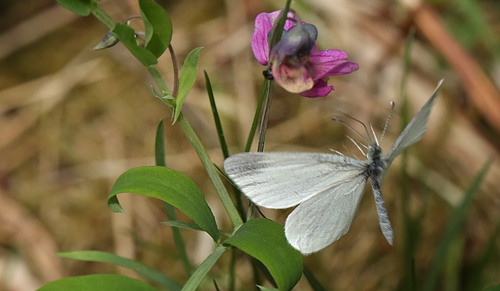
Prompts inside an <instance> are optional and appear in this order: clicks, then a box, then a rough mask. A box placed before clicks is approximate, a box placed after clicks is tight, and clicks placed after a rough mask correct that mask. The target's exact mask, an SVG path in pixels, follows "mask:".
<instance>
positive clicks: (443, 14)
mask: <svg viewBox="0 0 500 291" xmlns="http://www.w3.org/2000/svg"><path fill="white" fill-rule="evenodd" d="M54 2H55V1H54ZM159 2H160V1H159ZM163 2H166V3H163V4H165V7H166V10H167V13H168V14H169V16H170V17H171V19H172V22H173V25H174V37H173V41H172V44H173V46H174V48H175V50H176V53H177V55H178V57H179V58H180V59H181V60H182V59H183V58H184V57H185V56H186V55H187V53H188V52H189V51H190V50H191V49H193V48H194V47H197V46H204V47H205V48H204V50H203V51H202V54H201V59H200V68H201V69H205V70H206V71H207V72H208V73H209V75H210V77H211V80H212V82H213V86H214V90H215V95H216V98H217V102H218V107H219V113H220V114H221V117H222V119H223V125H224V128H225V131H226V135H227V139H228V143H229V145H230V147H231V152H232V153H235V152H237V151H240V150H241V149H242V145H243V143H244V140H245V138H246V135H247V132H248V129H249V126H250V123H251V118H252V116H253V108H254V107H255V104H256V97H257V95H258V93H259V90H260V88H259V86H260V84H261V82H262V75H261V72H262V70H263V68H262V67H261V66H260V65H259V64H258V63H257V62H256V61H255V60H254V59H253V56H252V52H251V50H250V46H249V43H250V37H251V33H252V31H253V19H254V17H255V16H256V15H257V14H258V13H260V12H262V11H273V10H277V9H279V7H280V5H282V4H283V3H284V1H260V2H257V1H230V0H227V1H215V0H212V1H193V0H185V1H163ZM297 2H298V3H295V4H293V7H294V8H295V10H296V11H298V12H299V13H300V14H301V17H302V18H303V19H304V20H306V21H308V22H312V23H314V24H316V25H317V26H318V29H319V31H320V35H319V46H320V48H336V49H342V50H344V51H346V52H347V53H348V54H349V56H350V59H351V60H352V61H355V62H357V63H358V64H359V66H360V70H359V71H357V72H355V73H353V74H350V75H347V76H342V77H338V78H332V79H331V80H330V82H331V83H332V84H334V85H335V86H336V90H335V91H334V92H333V93H332V94H331V96H329V97H327V98H321V99H306V98H302V97H299V96H297V95H292V94H289V93H286V92H284V91H283V90H282V89H281V88H278V87H275V88H274V92H275V99H274V101H273V102H274V103H273V108H272V113H271V120H270V128H269V130H268V135H267V144H266V150H267V151H285V150H286V151H312V152H328V149H329V148H335V149H339V150H342V145H343V144H344V143H345V139H344V135H345V133H346V131H345V129H344V128H342V127H341V126H339V125H338V124H335V123H333V122H331V117H332V116H333V115H335V114H336V113H337V112H338V111H341V112H345V113H347V114H349V115H351V116H354V117H356V118H359V119H360V120H362V121H371V122H372V123H373V124H374V125H376V127H377V129H378V130H379V132H380V130H381V126H383V122H384V120H385V117H386V115H387V112H388V110H389V105H388V101H389V100H395V101H396V108H397V109H396V113H395V114H394V117H393V120H392V122H391V124H390V127H389V132H388V134H387V136H386V138H385V139H384V144H383V148H384V149H386V150H387V149H388V147H389V146H390V144H391V143H392V141H393V140H394V139H395V138H396V136H397V135H398V134H399V132H400V129H399V126H398V124H399V120H398V113H399V111H398V109H399V107H398V106H397V105H398V100H400V94H399V84H400V81H401V77H402V71H403V62H402V61H403V56H402V54H403V50H404V44H405V41H406V35H407V33H408V30H409V28H410V27H411V26H415V27H416V31H417V34H416V40H415V42H414V45H413V48H412V55H411V59H412V66H411V68H410V71H409V85H408V96H409V98H410V104H411V106H412V107H411V108H412V112H413V113H412V115H413V114H414V113H415V112H416V111H417V110H418V109H419V108H420V107H421V105H422V104H423V103H424V102H425V101H426V100H427V98H428V97H429V96H430V94H431V92H432V90H433V89H434V87H435V85H436V84H437V81H438V80H439V79H441V78H443V77H444V78H445V79H446V80H445V83H444V85H443V89H442V91H441V95H440V97H439V100H438V104H437V105H436V106H435V108H434V109H433V112H432V116H431V119H430V126H429V129H428V131H427V133H426V135H425V136H424V139H423V140H422V141H421V142H420V143H418V144H417V145H415V146H413V147H412V148H411V149H410V150H409V152H410V164H409V174H410V177H411V183H412V184H411V201H412V207H413V209H411V210H412V212H413V213H414V214H415V215H417V214H418V213H421V212H422V211H424V212H423V213H424V215H423V216H422V221H421V222H422V224H423V233H422V234H421V236H422V240H421V241H420V242H419V244H418V246H417V247H418V249H417V257H416V271H417V274H422V273H425V270H426V268H427V267H428V264H429V262H430V260H431V258H432V255H433V252H434V250H435V246H436V244H437V242H438V241H439V239H440V236H441V234H442V231H443V229H444V227H445V225H446V223H447V221H448V219H449V214H450V213H451V209H452V207H453V206H455V205H457V203H459V202H460V201H461V198H462V196H463V193H464V190H465V189H466V188H467V187H468V186H469V184H470V183H471V181H472V180H473V178H474V177H475V175H476V173H477V172H478V171H479V170H480V169H481V167H482V165H483V164H484V163H485V162H486V161H487V160H491V159H493V160H495V161H498V160H500V151H499V145H500V135H499V132H500V95H499V91H498V86H499V85H498V84H499V83H500V69H499V68H500V63H499V55H498V48H499V47H500V42H499V39H498V38H487V37H485V38H486V39H488V42H486V43H485V42H483V41H482V39H478V40H475V41H474V42H472V44H470V43H468V46H466V45H465V44H464V43H463V40H459V38H457V36H454V34H451V33H450V28H453V26H447V25H445V22H444V20H446V19H453V17H457V16H456V15H455V13H456V12H455V11H454V9H452V8H451V7H452V4H451V2H450V3H447V2H445V1H443V2H442V3H441V4H440V6H427V5H422V4H418V3H413V2H417V1H413V2H412V1H403V0H400V1H390V2H387V1H367V0H356V1H347V0H338V1H334V2H333V1H330V0H311V1H297ZM303 2H307V3H308V4H307V5H305V4H304V5H302V4H301V3H303ZM410 2H411V3H410ZM23 3H24V4H23V5H26V8H25V9H21V8H20V7H18V6H19V5H20V4H15V3H14V2H12V3H10V6H8V5H9V4H5V5H7V6H8V7H12V8H10V9H11V10H8V11H9V15H8V16H9V17H5V20H2V21H1V22H0V23H1V25H2V26H1V27H0V29H1V34H0V290H32V289H34V288H37V287H38V286H40V285H41V284H44V283H46V282H48V281H52V280H55V279H57V278H61V277H63V276H70V275H78V274H89V273H98V272H120V273H126V274H128V275H131V274H130V273H129V272H127V271H126V270H121V269H119V270H117V269H115V268H114V267H110V266H108V265H104V264H94V263H84V262H77V261H71V260H62V259H60V258H57V257H55V256H54V253H57V252H62V251H74V250H90V249H92V250H104V251H110V252H115V253H117V254H120V255H123V256H127V257H131V258H137V259H138V260H140V261H142V262H145V263H146V264H148V265H150V266H153V267H155V268H158V269H160V270H162V271H164V272H165V273H167V274H168V275H169V276H171V277H173V278H176V279H178V280H179V281H183V280H185V279H186V278H185V277H184V275H183V271H182V266H181V265H180V263H179V262H178V261H177V260H176V252H172V250H173V249H174V244H173V241H172V238H171V232H170V229H169V228H168V227H166V226H162V225H160V224H159V222H161V221H165V220H166V216H165V215H164V214H163V212H162V209H161V207H162V205H161V204H160V203H158V201H155V200H151V199H145V198H141V197H136V196H128V195H122V196H123V197H122V198H121V199H122V200H121V202H123V204H124V208H125V209H126V210H127V212H128V216H124V215H122V214H112V213H111V212H110V211H109V209H108V208H107V206H106V197H107V194H108V192H109V190H110V188H111V186H112V185H113V182H114V181H115V179H116V178H117V177H118V176H119V175H120V174H121V173H122V172H124V171H125V170H127V169H129V168H131V167H135V166H142V165H153V164H154V160H153V146H154V145H153V141H154V135H155V130H156V125H157V123H158V121H159V120H160V119H162V118H165V120H166V121H169V120H170V113H169V112H168V109H167V108H166V107H164V106H162V104H161V102H160V101H159V100H157V99H156V98H154V97H153V96H152V94H151V91H150V88H149V87H150V85H151V84H153V82H152V79H151V78H150V77H149V76H148V74H147V72H146V71H145V70H144V69H143V68H142V67H141V65H140V63H139V62H137V61H136V60H135V59H133V57H132V56H131V55H130V54H129V53H128V52H127V51H126V50H125V48H124V47H123V46H122V45H120V44H119V45H117V46H115V47H113V48H111V49H109V50H106V51H100V52H94V51H92V50H91V48H92V47H93V46H94V45H95V44H96V43H98V42H99V41H100V40H101V38H102V37H103V36H104V34H105V33H106V29H105V27H104V25H101V24H100V23H99V22H98V21H97V20H96V19H95V18H93V17H92V16H90V17H85V18H82V17H78V16H76V15H73V14H72V13H70V12H67V11H65V10H64V9H63V8H61V7H59V6H57V4H55V3H52V2H51V1H43V2H38V1H24V2H23ZM36 3H38V4H36ZM40 3H42V4H40ZM160 3H162V2H160ZM38 5H40V6H38ZM101 5H102V6H103V7H104V9H105V10H106V11H107V12H108V13H109V14H111V15H112V16H113V18H114V19H115V20H116V21H119V20H121V19H123V18H125V17H126V16H127V15H130V14H135V13H137V12H138V8H137V4H136V3H135V1H132V0H130V1H115V0H107V1H102V2H101ZM481 5H482V6H481V8H482V9H483V10H482V13H484V18H485V19H487V24H488V26H487V29H489V30H490V31H491V32H492V34H491V35H493V36H498V34H499V30H500V22H499V19H500V17H499V15H498V11H499V10H498V9H499V5H498V4H497V3H494V2H493V1H490V2H487V1H484V2H482V3H481ZM31 6H33V7H37V8H40V7H42V8H43V9H41V10H37V9H34V8H32V7H31ZM30 7H31V8H30ZM495 9H496V12H495ZM16 15H17V16H16ZM495 48H497V50H495ZM160 70H161V71H162V72H163V73H164V76H165V79H166V80H168V81H169V83H171V80H172V70H171V64H170V62H169V58H168V56H167V55H165V56H163V57H162V58H161V60H160ZM495 82H496V85H495ZM185 104H186V105H184V107H183V109H184V113H185V115H186V116H187V118H188V119H189V120H190V122H191V123H192V125H193V127H194V128H195V130H196V132H197V133H198V135H199V136H200V138H201V139H202V141H203V142H204V144H205V146H206V148H207V149H208V151H209V153H210V155H211V157H212V159H213V161H214V162H216V163H217V164H219V165H220V164H222V155H221V153H220V150H219V148H218V140H217V137H216V132H215V129H214V126H213V122H212V117H211V111H210V105H209V101H208V98H207V96H206V92H205V88H204V81H203V78H202V74H201V73H200V74H199V78H198V80H197V83H196V84H195V87H194V89H193V90H192V92H191V94H190V95H189V97H188V99H187V103H185ZM167 124H168V122H167ZM166 139H167V163H168V165H169V167H171V168H173V169H175V170H177V171H180V172H182V173H184V174H186V175H188V176H189V177H191V178H192V179H193V180H194V181H195V182H196V183H197V184H198V185H199V186H200V187H201V189H202V190H203V191H204V193H206V195H207V197H208V198H207V200H208V202H209V204H210V205H211V207H212V209H213V211H214V213H215V214H216V218H217V221H218V223H219V225H220V227H224V226H225V228H226V229H227V228H228V226H229V221H228V219H227V217H226V216H225V214H224V210H223V207H222V205H221V204H220V202H219V201H218V198H217V196H216V195H215V194H214V190H213V187H212V186H211V185H210V183H209V180H208V178H207V176H206V173H205V172H204V170H203V167H202V166H201V164H200V162H199V160H198V158H197V156H196V154H195V152H194V151H193V150H192V149H191V148H190V145H189V143H188V141H187V140H186V139H185V136H184V135H183V133H182V131H181V130H180V129H179V128H178V127H177V126H175V125H174V126H167V128H166ZM398 166H399V163H398V161H396V162H395V164H394V165H393V169H392V171H391V172H390V173H389V176H388V179H386V183H385V185H384V186H383V188H382V190H383V191H384V194H385V200H386V204H387V206H388V211H389V213H390V215H391V218H392V221H393V223H394V225H395V235H396V243H395V247H390V246H388V245H387V244H386V242H385V241H384V238H383V237H382V235H381V233H380V231H379V229H378V223H377V222H376V211H375V207H374V206H373V201H372V199H371V198H370V197H369V196H370V195H366V196H367V197H366V198H364V199H363V202H362V204H361V207H360V211H359V215H358V217H357V218H356V220H355V222H354V224H353V226H352V228H351V230H350V232H349V233H348V234H347V235H346V236H345V237H343V238H342V239H341V240H340V241H339V242H337V243H335V244H334V245H333V246H330V247H328V248H327V249H325V250H324V251H322V252H321V253H320V254H318V255H313V256H310V257H307V258H306V260H305V261H306V264H307V265H308V266H310V268H311V269H313V270H316V274H317V275H318V278H319V279H320V280H321V281H322V282H323V283H324V284H325V286H329V287H331V288H332V289H338V290H394V289H396V288H397V287H398V284H400V280H401V273H400V269H401V260H400V257H401V252H402V250H401V243H402V237H401V235H402V233H403V230H402V224H401V209H400V208H401V207H400V188H399V186H398V172H399V171H398V170H397V168H398ZM498 177H500V165H499V164H498V162H494V163H493V166H492V168H491V169H490V172H489V174H488V176H487V179H486V181H485V183H484V184H483V185H482V191H481V193H479V194H478V196H477V199H476V200H475V202H474V204H473V207H472V209H470V211H469V215H468V219H467V223H466V227H465V229H464V232H465V246H464V248H466V254H467V256H465V257H463V258H460V260H462V267H463V268H464V269H466V268H467V266H468V264H469V263H470V262H472V261H474V260H476V259H477V257H478V256H479V255H480V254H481V251H482V250H483V249H484V247H485V245H486V244H487V243H488V241H489V240H490V239H491V236H492V235H493V232H494V229H495V227H497V225H498V221H499V220H500V216H499V211H498V209H499V207H500V190H499V189H500V180H499V179H498ZM422 209H425V210H422ZM266 213H267V214H268V215H269V216H270V217H272V218H275V219H277V220H278V221H283V220H284V218H285V212H276V211H266ZM180 215H182V214H180ZM181 218H182V216H181ZM183 234H184V235H185V237H186V240H187V242H188V248H189V254H190V255H191V256H192V259H193V261H194V262H196V263H199V262H201V261H202V260H203V259H204V258H205V257H206V255H207V254H208V253H209V252H210V251H211V247H212V243H211V241H210V239H209V237H208V235H199V234H196V233H193V232H183ZM498 244H499V240H498V238H497V239H496V245H497V247H498ZM227 259H228V258H225V257H223V260H227ZM496 259H498V254H497V255H496ZM241 264H242V265H241V266H239V268H238V270H239V271H238V280H240V281H241V282H243V283H250V277H249V276H247V274H248V272H247V271H248V270H249V266H248V265H247V263H245V261H244V260H243V261H242V263H241ZM225 266H227V264H226V265H224V264H220V265H219V266H218V268H219V270H224V268H225ZM499 270H500V269H499V268H498V263H497V264H496V267H495V266H493V265H490V267H488V268H486V269H485V270H484V272H485V278H487V282H485V283H487V284H493V283H498V282H499V281H498V280H499V279H498V277H496V276H497V275H498V272H499ZM131 276H133V274H132V275H131ZM218 276H225V275H218ZM218 278H219V280H220V281H221V284H223V283H222V282H225V281H224V280H225V279H224V277H218ZM304 281H305V280H302V282H301V283H300V286H301V287H297V290H304V289H306V290H307V288H308V287H306V286H307V284H306V283H305V282H304ZM241 289H244V288H243V287H241ZM210 290H212V289H210ZM245 290H251V288H246V289H245Z"/></svg>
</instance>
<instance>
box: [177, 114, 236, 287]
mask: <svg viewBox="0 0 500 291" xmlns="http://www.w3.org/2000/svg"><path fill="white" fill-rule="evenodd" d="M181 115H182V114H181ZM179 119H180V116H179ZM225 251H226V248H225V247H224V246H222V245H220V246H218V247H217V248H216V249H215V250H214V251H213V252H212V253H211V254H210V255H209V256H208V257H207V258H206V259H205V260H204V261H203V263H201V265H200V266H199V267H198V269H196V271H195V272H194V273H193V275H192V276H191V277H189V280H188V281H187V282H186V284H185V285H184V287H182V291H191V290H197V288H198V286H199V285H200V283H201V281H202V280H203V278H205V276H206V275H207V273H208V271H210V269H211V268H212V266H213V265H214V264H215V262H217V260H218V259H219V258H220V257H221V256H222V254H224V252H225Z"/></svg>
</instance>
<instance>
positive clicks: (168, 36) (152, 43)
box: [139, 0, 172, 58]
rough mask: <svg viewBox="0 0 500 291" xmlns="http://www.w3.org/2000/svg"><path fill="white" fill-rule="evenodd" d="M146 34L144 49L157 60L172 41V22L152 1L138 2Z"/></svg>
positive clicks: (140, 0)
mask: <svg viewBox="0 0 500 291" xmlns="http://www.w3.org/2000/svg"><path fill="white" fill-rule="evenodd" d="M139 7H140V9H141V15H142V20H143V21H144V27H145V30H146V31H145V32H146V46H145V47H146V49H147V50H148V51H150V52H151V53H153V54H154V55H155V56H156V57H157V58H159V57H160V56H161V55H162V54H163V53H164V52H165V50H166V49H167V48H168V46H169V44H170V41H171V40H172V22H171V21H170V18H169V17H168V15H167V14H166V13H165V10H163V8H162V7H161V6H160V5H158V4H156V2H154V1H153V0H139Z"/></svg>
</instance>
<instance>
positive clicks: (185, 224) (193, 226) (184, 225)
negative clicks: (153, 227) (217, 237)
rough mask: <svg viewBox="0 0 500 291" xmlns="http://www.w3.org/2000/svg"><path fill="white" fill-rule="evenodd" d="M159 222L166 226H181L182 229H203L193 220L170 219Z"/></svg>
mask: <svg viewBox="0 0 500 291" xmlns="http://www.w3.org/2000/svg"><path fill="white" fill-rule="evenodd" d="M161 224H165V225H168V226H171V227H173V228H174V229H175V228H183V229H190V230H201V231H203V229H202V228H201V227H200V226H199V225H198V224H196V223H193V222H184V221H176V220H170V221H164V222H162V223H161Z"/></svg>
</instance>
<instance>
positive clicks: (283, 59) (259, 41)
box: [252, 11, 358, 98]
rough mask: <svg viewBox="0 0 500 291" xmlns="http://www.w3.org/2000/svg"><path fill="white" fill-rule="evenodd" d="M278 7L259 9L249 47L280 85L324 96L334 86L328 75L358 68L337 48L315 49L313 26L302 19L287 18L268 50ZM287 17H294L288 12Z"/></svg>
mask: <svg viewBox="0 0 500 291" xmlns="http://www.w3.org/2000/svg"><path fill="white" fill-rule="evenodd" d="M280 12H281V11H275V12H272V13H261V14H259V15H258V16H257V18H256V19H255V30H254V32H253V36H252V50H253V53H254V55H255V57H256V58H257V60H258V61H259V63H261V64H262V65H264V66H267V65H270V69H271V73H272V75H273V78H274V79H275V80H276V83H278V84H279V85H280V86H281V87H283V88H284V89H285V90H287V91H289V92H292V93H299V94H300V95H302V96H305V97H310V98H313V97H324V96H326V95H328V94H329V93H330V92H331V91H332V90H333V89H334V86H328V83H327V79H328V77H329V76H335V75H344V74H349V73H351V72H353V71H355V70H357V69H358V65H357V64H356V63H354V62H349V61H347V58H348V55H347V54H346V53H345V52H343V51H341V50H323V51H317V50H316V38H317V36H318V32H317V29H316V27H315V26H314V25H312V24H308V23H305V22H294V21H292V20H287V21H286V22H285V27H284V31H283V36H282V37H281V40H280V41H279V42H278V43H277V44H276V46H275V47H274V48H273V49H272V51H271V53H269V42H268V39H269V37H270V31H271V29H272V28H273V24H274V22H275V21H276V19H277V18H278V16H279V14H280ZM288 18H293V19H295V17H294V16H293V15H292V14H291V13H288Z"/></svg>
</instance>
